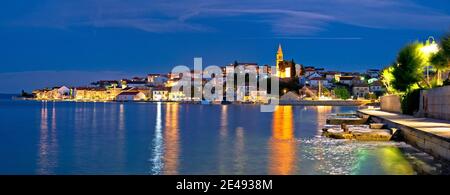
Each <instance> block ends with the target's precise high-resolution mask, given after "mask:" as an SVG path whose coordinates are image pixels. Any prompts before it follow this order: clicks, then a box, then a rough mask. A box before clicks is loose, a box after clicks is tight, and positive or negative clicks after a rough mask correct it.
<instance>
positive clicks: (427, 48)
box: [420, 36, 439, 55]
mask: <svg viewBox="0 0 450 195" xmlns="http://www.w3.org/2000/svg"><path fill="white" fill-rule="evenodd" d="M420 51H422V52H423V53H424V54H426V55H430V54H435V53H437V52H438V51H439V46H438V44H437V43H436V41H435V40H434V37H432V36H430V37H428V40H427V41H426V42H425V45H424V46H423V47H422V48H421V49H420Z"/></svg>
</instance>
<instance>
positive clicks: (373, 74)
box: [366, 69, 380, 78]
mask: <svg viewBox="0 0 450 195" xmlns="http://www.w3.org/2000/svg"><path fill="white" fill-rule="evenodd" d="M366 74H367V75H368V76H369V77H370V78H378V77H380V70H378V69H369V70H367V71H366Z"/></svg>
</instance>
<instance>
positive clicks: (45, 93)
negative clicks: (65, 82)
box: [33, 89, 57, 100]
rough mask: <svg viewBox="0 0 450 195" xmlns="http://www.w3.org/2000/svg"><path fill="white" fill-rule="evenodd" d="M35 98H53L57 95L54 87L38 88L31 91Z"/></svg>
mask: <svg viewBox="0 0 450 195" xmlns="http://www.w3.org/2000/svg"><path fill="white" fill-rule="evenodd" d="M33 94H34V96H35V97H36V99H37V100H53V99H55V98H56V97H57V91H56V90H54V89H38V90H34V91H33Z"/></svg>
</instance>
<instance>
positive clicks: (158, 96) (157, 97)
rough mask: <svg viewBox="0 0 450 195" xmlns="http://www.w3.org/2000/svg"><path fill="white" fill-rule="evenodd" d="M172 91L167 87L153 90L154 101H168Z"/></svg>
mask: <svg viewBox="0 0 450 195" xmlns="http://www.w3.org/2000/svg"><path fill="white" fill-rule="evenodd" d="M169 91H170V89H169V88H167V87H157V88H154V89H153V90H152V100H153V101H167V100H168V99H169Z"/></svg>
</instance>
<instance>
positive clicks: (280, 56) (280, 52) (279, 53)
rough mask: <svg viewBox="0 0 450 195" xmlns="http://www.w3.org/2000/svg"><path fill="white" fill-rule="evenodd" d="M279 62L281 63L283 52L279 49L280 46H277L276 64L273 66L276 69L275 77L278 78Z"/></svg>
mask: <svg viewBox="0 0 450 195" xmlns="http://www.w3.org/2000/svg"><path fill="white" fill-rule="evenodd" d="M280 62H283V50H282V49H281V44H279V45H278V51H277V63H276V64H275V65H276V67H277V76H278V77H279V76H280Z"/></svg>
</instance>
